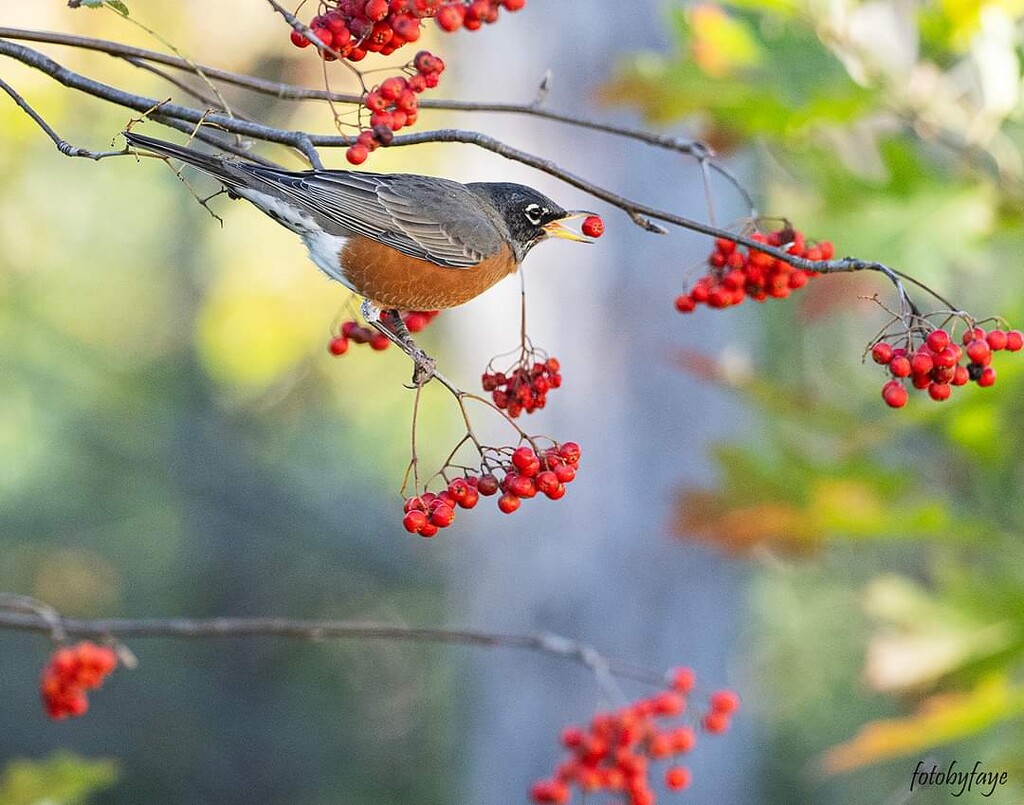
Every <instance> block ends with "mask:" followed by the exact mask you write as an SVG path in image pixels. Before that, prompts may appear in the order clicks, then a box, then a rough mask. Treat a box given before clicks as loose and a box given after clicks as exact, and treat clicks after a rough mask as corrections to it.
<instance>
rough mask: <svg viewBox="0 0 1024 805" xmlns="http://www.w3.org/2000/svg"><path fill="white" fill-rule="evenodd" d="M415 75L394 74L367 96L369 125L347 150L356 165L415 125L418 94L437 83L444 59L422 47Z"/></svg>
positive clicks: (365, 99)
mask: <svg viewBox="0 0 1024 805" xmlns="http://www.w3.org/2000/svg"><path fill="white" fill-rule="evenodd" d="M412 69H414V70H415V73H413V74H412V75H411V76H408V77H405V76H392V77H391V78H388V79H386V80H385V81H383V82H381V84H380V85H379V86H377V87H374V88H373V89H372V90H370V91H369V92H368V93H366V97H365V98H364V100H363V106H364V108H365V109H366V110H367V111H368V112H369V115H370V118H369V126H370V127H369V128H367V129H363V130H362V131H361V132H359V136H358V138H357V141H356V143H355V145H353V146H351V147H350V148H349V149H348V150H347V151H346V152H345V158H346V159H348V161H349V162H351V163H352V164H353V165H360V164H362V163H363V162H365V161H366V158H367V157H368V156H369V155H370V153H371V152H372V151H376V150H377V149H378V148H379V147H380V146H382V145H390V144H391V141H392V139H394V136H395V132H397V131H399V130H400V129H403V128H405V127H406V126H412V125H413V124H414V123H415V122H416V120H417V117H418V115H419V101H418V100H417V99H416V96H417V95H418V94H419V93H421V92H423V91H424V90H427V89H430V88H433V87H436V86H437V83H438V81H439V79H440V76H441V73H442V71H443V70H444V62H443V61H442V60H441V59H439V58H438V57H437V56H435V55H434V54H432V53H430V52H429V51H426V50H421V51H420V52H419V53H417V54H416V58H415V59H414V60H413V63H412Z"/></svg>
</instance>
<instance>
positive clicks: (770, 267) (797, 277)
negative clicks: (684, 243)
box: [676, 225, 833, 313]
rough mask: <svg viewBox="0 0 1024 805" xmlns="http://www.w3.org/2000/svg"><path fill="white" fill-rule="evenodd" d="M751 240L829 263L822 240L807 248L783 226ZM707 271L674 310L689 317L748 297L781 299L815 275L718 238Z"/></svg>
mask: <svg viewBox="0 0 1024 805" xmlns="http://www.w3.org/2000/svg"><path fill="white" fill-rule="evenodd" d="M750 237H751V240H754V241H757V242H758V243H764V244H767V245H768V246H775V247H777V248H781V249H783V250H785V251H786V252H787V253H789V254H792V255H793V256H794V257H802V258H804V259H806V260H813V261H815V262H817V261H821V260H831V259H832V254H833V248H832V244H831V243H830V242H829V241H827V240H825V241H821V242H819V243H815V244H808V243H807V242H806V241H805V239H804V236H803V234H802V233H801V232H799V231H797V230H796V229H793V228H792V227H790V226H789V225H786V226H785V227H783V228H782V229H779V230H777V231H775V232H769V233H767V234H764V233H762V232H755V233H754V234H753V235H751V236H750ZM708 266H709V270H708V272H707V274H705V275H704V276H703V277H701V278H700V279H698V280H697V282H696V283H695V284H694V286H693V287H692V288H691V289H690V290H689V292H687V293H685V294H682V295H680V296H678V297H677V298H676V310H678V311H679V312H680V313H690V312H692V311H693V310H694V309H695V308H696V307H697V306H698V305H702V304H704V305H707V306H708V307H713V308H725V307H732V306H733V305H738V304H740V303H741V302H742V301H743V300H744V299H746V298H747V297H750V298H751V299H755V300H757V301H758V302H763V301H764V300H765V299H768V298H772V299H785V298H786V297H787V296H789V295H790V293H792V292H793V291H795V290H796V289H797V288H802V287H803V286H804V285H806V284H807V281H808V280H809V279H811V278H812V277H816V276H817V273H816V272H813V271H807V270H806V269H802V268H794V267H793V266H791V265H789V263H786V262H784V261H783V260H779V259H778V258H776V257H773V256H772V255H770V254H768V253H766V252H761V251H757V250H756V249H749V248H747V247H745V246H742V245H738V244H737V243H735V242H734V241H731V240H727V239H725V238H719V239H717V240H716V241H715V249H714V251H713V252H711V255H710V256H709V257H708Z"/></svg>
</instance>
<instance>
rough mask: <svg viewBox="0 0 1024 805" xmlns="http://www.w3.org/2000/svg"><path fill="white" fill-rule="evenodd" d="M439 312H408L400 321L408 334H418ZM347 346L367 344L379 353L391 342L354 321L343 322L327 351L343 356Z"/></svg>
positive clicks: (384, 336)
mask: <svg viewBox="0 0 1024 805" xmlns="http://www.w3.org/2000/svg"><path fill="white" fill-rule="evenodd" d="M440 312H441V311H440V310H409V311H406V312H405V313H403V314H402V321H403V322H405V326H406V328H407V329H408V330H409V332H410V333H418V332H420V331H421V330H423V328H424V327H426V326H427V325H428V324H430V322H432V321H433V320H434V317H435V316H437V315H438V314H439V313H440ZM349 344H369V345H370V349H373V350H376V351H377V352H380V351H382V350H385V349H387V348H388V347H389V346H390V345H391V341H389V340H388V337H387V336H386V335H384V334H383V333H380V332H377V330H374V329H373V328H371V327H364V326H363V325H361V324H359V323H358V322H356V321H354V320H349V321H346V322H343V323H342V325H341V332H340V333H339V334H338V335H336V336H334V337H333V338H332V339H331V340H330V341H329V342H328V343H327V350H328V352H330V353H331V354H332V355H344V354H345V353H346V352H348V348H349Z"/></svg>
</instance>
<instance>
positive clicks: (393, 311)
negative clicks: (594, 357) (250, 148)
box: [123, 131, 594, 386]
mask: <svg viewBox="0 0 1024 805" xmlns="http://www.w3.org/2000/svg"><path fill="white" fill-rule="evenodd" d="M123 134H124V137H125V139H126V140H127V141H128V144H129V145H130V146H131V148H132V149H133V150H135V151H136V152H139V151H142V152H149V153H151V154H155V155H157V156H160V157H165V158H169V159H174V160H177V161H180V162H183V163H185V164H187V165H191V166H192V167H194V168H196V169H198V170H199V171H201V172H203V173H206V174H208V175H210V176H212V177H213V178H215V179H217V180H218V181H219V182H220V183H221V184H222V185H223V187H224V189H225V190H226V191H227V193H228V195H229V196H230V197H232V198H241V199H245V200H246V201H248V202H250V203H251V204H253V205H254V206H255V207H257V208H258V209H259V210H261V211H262V212H264V213H265V214H266V215H268V216H269V217H270V218H273V219H274V220H275V221H277V222H278V223H279V224H281V225H282V226H284V227H286V228H287V229H289V230H291V231H292V232H294V233H295V234H297V235H299V237H300V238H301V239H302V241H303V242H304V243H305V245H306V248H307V250H308V252H309V257H310V259H311V261H312V262H313V263H314V264H315V265H316V266H317V267H318V268H319V269H320V270H321V271H323V272H324V273H325V274H326V275H327V276H328V277H330V278H331V279H332V280H336V281H337V282H340V283H341V284H342V285H344V286H345V287H346V288H348V289H349V290H351V291H354V292H355V293H356V294H358V295H359V296H361V297H362V298H363V299H364V301H363V303H362V307H361V312H362V314H363V317H364V318H365V319H366V320H367V322H368V323H370V324H371V325H372V326H373V327H374V328H376V329H377V330H379V331H380V332H382V333H383V334H384V335H385V336H387V337H388V338H389V339H390V340H391V341H393V342H395V343H396V344H398V346H400V347H401V348H402V349H403V351H405V352H406V353H407V354H408V355H409V356H410V358H412V360H413V362H414V366H415V369H414V373H413V383H414V384H415V385H417V386H418V385H422V384H423V383H425V382H426V381H428V380H429V379H430V378H431V376H433V375H434V373H435V367H436V364H435V362H434V361H433V359H432V358H430V356H429V355H427V354H426V353H425V352H424V351H423V350H422V349H420V348H419V347H417V346H416V344H415V343H414V341H413V339H412V336H411V335H410V334H409V332H408V330H407V329H406V327H405V325H404V323H403V322H402V318H401V315H400V311H402V310H441V309H446V308H452V307H456V306H458V305H462V304H464V303H466V302H468V301H470V300H471V299H474V298H475V297H477V296H479V295H480V294H482V293H484V291H486V290H488V289H489V288H491V287H492V286H493V285H495V284H496V283H497V282H499V281H500V280H502V279H504V278H505V277H507V276H509V275H510V274H513V273H515V272H516V271H518V269H519V267H520V265H521V264H522V262H523V260H524V259H525V258H526V256H527V254H528V253H529V252H530V250H531V249H532V248H533V247H534V246H536V245H537V244H538V243H540V242H541V241H543V240H546V239H548V238H552V237H554V238H563V239H566V240H571V241H578V242H581V243H592V242H593V239H592V238H591V237H589V236H587V235H585V234H583V233H582V232H581V231H579V230H578V229H576V228H574V227H573V226H572V225H571V224H570V222H573V221H576V220H578V219H585V218H587V217H588V216H591V215H594V213H591V212H588V211H586V210H566V209H564V208H562V207H561V206H559V205H558V204H556V203H555V202H554V201H552V200H551V199H550V198H548V197H547V196H545V195H544V194H543V193H540V192H539V191H537V190H535V189H533V188H531V187H528V186H526V185H522V184H514V183H510V182H470V183H468V184H462V183H460V182H456V181H452V180H450V179H443V178H438V177H433V176H421V175H418V174H410V173H371V172H369V171H350V170H323V169H317V170H306V171H287V170H282V169H279V168H275V167H268V166H265V165H262V164H259V163H256V162H252V161H249V160H244V159H227V158H222V157H219V156H215V155H213V154H210V153H206V152H204V151H200V150H197V149H195V148H192V147H187V146H181V145H176V144H174V143H171V142H167V141H164V140H158V139H155V138H152V137H147V136H145V135H142V134H138V133H136V132H132V131H126V132H124V133H123Z"/></svg>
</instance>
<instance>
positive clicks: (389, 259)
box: [338, 235, 516, 310]
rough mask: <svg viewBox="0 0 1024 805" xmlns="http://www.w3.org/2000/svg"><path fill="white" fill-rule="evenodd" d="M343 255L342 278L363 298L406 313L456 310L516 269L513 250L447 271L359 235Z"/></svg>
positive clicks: (505, 250) (341, 254)
mask: <svg viewBox="0 0 1024 805" xmlns="http://www.w3.org/2000/svg"><path fill="white" fill-rule="evenodd" d="M338 256H339V258H340V262H341V272H342V274H344V276H345V279H346V280H348V282H349V283H350V284H351V286H352V287H353V288H355V290H356V291H357V292H358V293H359V294H361V295H362V296H365V297H366V298H367V299H369V300H370V301H371V302H374V303H376V304H377V305H378V306H379V307H381V308H400V309H403V310H437V309H441V308H449V307H456V306H458V305H461V304H464V303H466V302H468V301H469V300H470V299H473V298H474V297H477V296H479V295H480V294H482V293H483V292H484V291H486V290H487V289H488V288H490V287H491V286H492V285H494V284H495V283H496V282H498V281H499V280H501V279H504V278H505V277H507V276H508V275H509V274H511V273H513V272H514V271H515V270H516V261H515V258H514V256H513V254H512V249H511V248H509V247H508V246H505V247H503V248H502V250H501V251H500V252H498V253H497V254H495V255H492V256H491V257H488V258H486V259H484V260H483V261H482V262H480V263H478V264H477V265H475V266H471V267H469V268H445V267H444V266H439V265H436V264H434V263H431V262H428V261H427V260H419V259H417V258H415V257H409V256H408V255H405V254H402V253H401V252H399V251H396V250H395V249H392V248H390V247H389V246H385V245H383V244H381V243H378V242H377V241H375V240H371V239H370V238H364V237H362V236H359V235H356V236H353V237H351V238H349V240H348V242H347V243H346V244H345V246H344V247H343V248H342V250H341V253H340V254H339V255H338Z"/></svg>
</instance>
